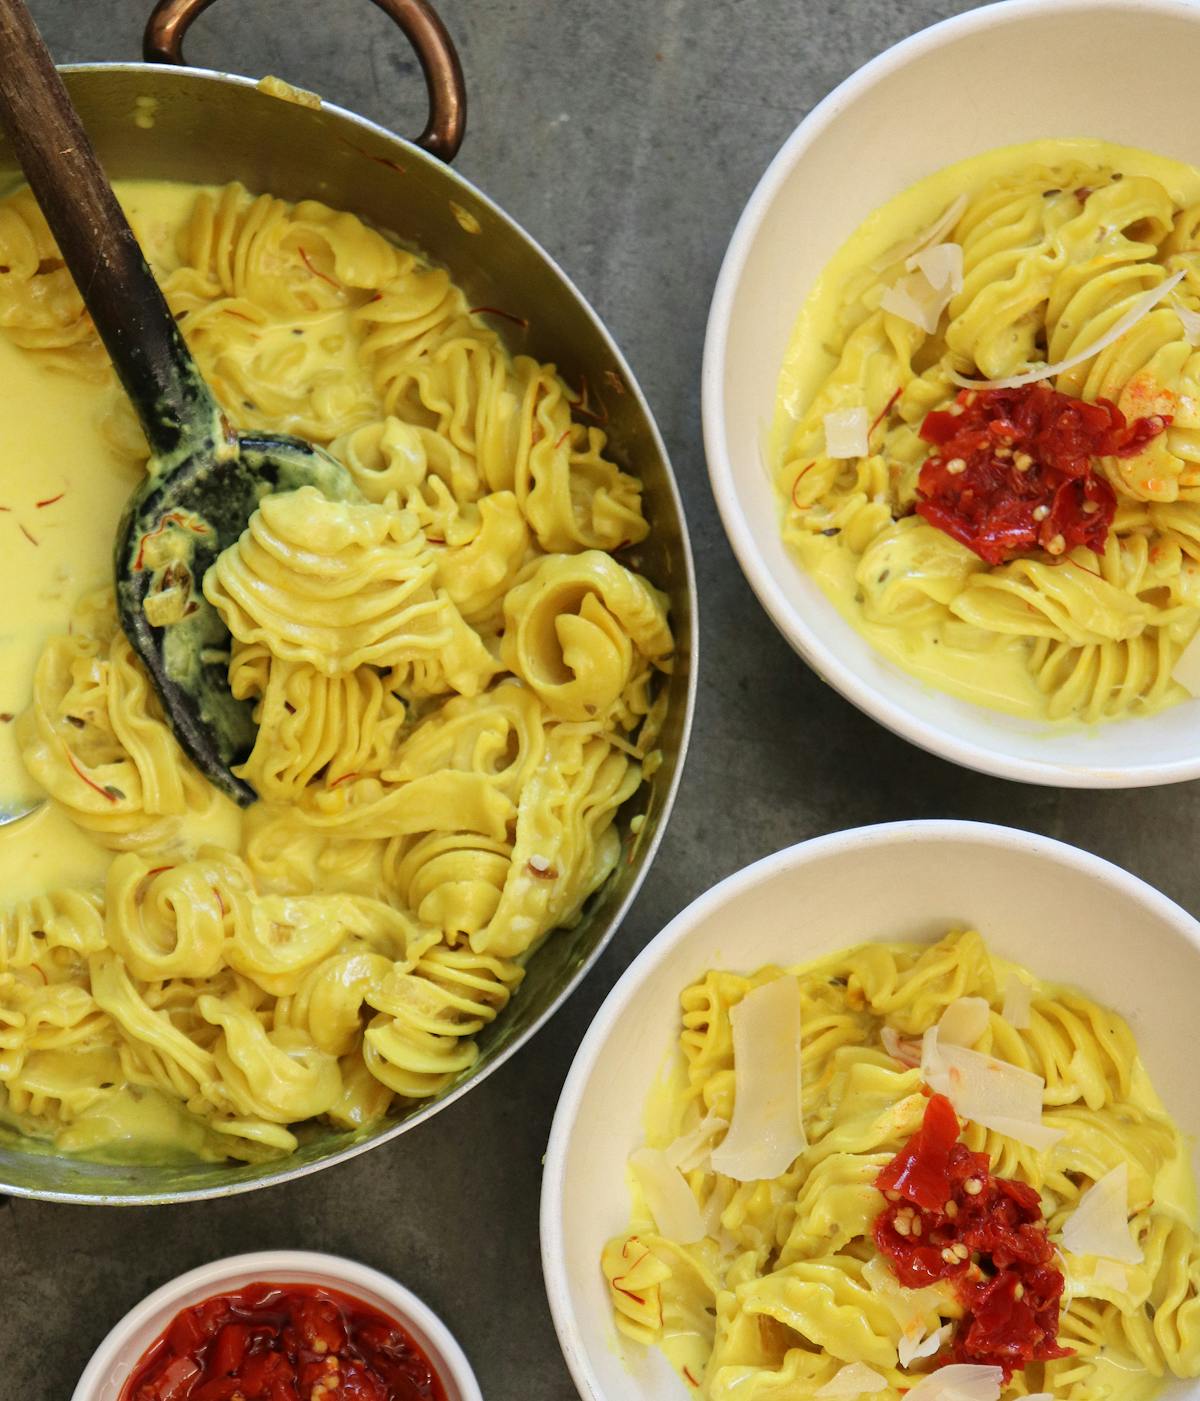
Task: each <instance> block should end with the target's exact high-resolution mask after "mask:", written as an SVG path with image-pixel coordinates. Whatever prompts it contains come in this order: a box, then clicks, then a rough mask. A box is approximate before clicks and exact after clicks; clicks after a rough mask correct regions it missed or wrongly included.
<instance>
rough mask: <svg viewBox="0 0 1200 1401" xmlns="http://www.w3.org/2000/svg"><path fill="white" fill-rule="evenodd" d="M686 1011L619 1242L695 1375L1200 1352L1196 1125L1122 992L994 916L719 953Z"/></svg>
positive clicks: (1118, 1384) (983, 1400) (920, 1373)
mask: <svg viewBox="0 0 1200 1401" xmlns="http://www.w3.org/2000/svg"><path fill="white" fill-rule="evenodd" d="M681 1011H682V1016H681V1025H680V1033H679V1042H678V1049H679V1054H678V1055H677V1057H676V1059H675V1062H674V1065H673V1068H672V1070H671V1072H670V1074H669V1075H667V1076H665V1077H664V1079H663V1084H662V1085H661V1087H659V1088H658V1089H656V1091H655V1092H654V1093H653V1094H652V1096H651V1099H650V1102H649V1103H648V1105H647V1109H646V1126H647V1147H646V1148H644V1149H641V1150H639V1151H638V1152H636V1153H635V1154H634V1155H633V1157H632V1158H631V1160H630V1161H631V1173H630V1182H631V1189H632V1194H633V1201H634V1207H633V1217H632V1222H631V1224H630V1226H629V1227H628V1228H627V1229H626V1230H624V1231H622V1232H621V1233H620V1234H619V1235H617V1236H615V1237H614V1238H613V1239H612V1240H611V1241H609V1243H608V1244H607V1246H606V1247H605V1249H604V1253H603V1259H602V1262H601V1263H602V1268H603V1271H604V1275H605V1278H606V1280H607V1282H608V1286H609V1293H610V1297H611V1301H612V1306H613V1309H614V1316H615V1319H616V1323H617V1327H618V1329H619V1330H620V1331H621V1333H622V1334H624V1335H625V1336H626V1337H627V1338H629V1339H631V1340H633V1341H635V1342H637V1343H641V1344H649V1345H655V1346H657V1347H660V1348H662V1349H663V1350H664V1351H665V1352H666V1354H667V1356H668V1358H669V1359H670V1361H671V1362H672V1364H673V1365H674V1366H675V1367H676V1369H677V1370H678V1371H679V1373H680V1375H681V1377H682V1378H683V1380H684V1381H685V1382H686V1383H687V1384H688V1387H689V1389H690V1390H691V1392H692V1394H695V1395H698V1396H701V1397H705V1398H712V1401H718V1398H728V1401H733V1398H735V1397H736V1398H738V1399H739V1401H744V1398H752V1401H759V1398H767V1397H771V1398H776V1397H777V1398H780V1401H782V1398H784V1397H787V1398H799V1397H821V1396H838V1395H844V1396H848V1397H854V1396H859V1395H872V1396H876V1395H877V1396H879V1397H880V1398H881V1401H896V1398H898V1397H900V1396H903V1395H905V1394H906V1393H907V1394H909V1395H912V1396H913V1397H914V1398H915V1397H917V1396H920V1397H922V1398H926V1399H927V1401H937V1398H942V1401H946V1399H947V1398H951V1397H958V1396H960V1395H965V1396H970V1397H972V1398H976V1397H978V1398H980V1401H989V1399H990V1401H996V1398H999V1397H1001V1396H1003V1397H1004V1398H1010V1397H1012V1398H1017V1397H1023V1396H1032V1395H1038V1396H1054V1397H1061V1398H1064V1401H1115V1399H1116V1398H1121V1401H1146V1399H1147V1398H1150V1397H1152V1396H1153V1395H1155V1393H1156V1392H1157V1390H1158V1388H1159V1386H1160V1385H1161V1379H1162V1378H1164V1377H1165V1376H1167V1375H1170V1374H1173V1375H1175V1376H1179V1377H1195V1376H1200V1301H1198V1291H1200V1244H1198V1242H1197V1237H1196V1200H1195V1183H1194V1180H1193V1176H1192V1169H1191V1162H1190V1149H1189V1146H1188V1145H1187V1143H1186V1142H1185V1140H1184V1138H1183V1136H1182V1135H1181V1134H1180V1132H1179V1130H1178V1129H1177V1128H1176V1127H1175V1126H1174V1124H1173V1123H1172V1122H1171V1120H1170V1119H1169V1118H1168V1117H1167V1115H1166V1112H1165V1110H1164V1108H1163V1106H1162V1104H1161V1103H1160V1101H1159V1100H1158V1098H1157V1096H1156V1095H1155V1093H1154V1090H1153V1088H1152V1086H1151V1084H1150V1082H1149V1079H1148V1077H1147V1075H1146V1072H1145V1070H1144V1068H1143V1067H1142V1064H1141V1062H1140V1060H1139V1059H1138V1054H1137V1046H1136V1044H1135V1042H1134V1039H1133V1037H1132V1035H1131V1034H1130V1031H1129V1028H1128V1027H1127V1026H1126V1025H1125V1023H1124V1022H1123V1021H1122V1020H1121V1018H1120V1017H1119V1016H1117V1014H1116V1013H1114V1012H1111V1011H1109V1010H1108V1009H1106V1008H1104V1007H1101V1006H1098V1005H1097V1004H1095V1003H1093V1002H1091V1001H1089V1000H1088V999H1087V998H1085V997H1083V996H1082V995H1081V994H1078V993H1075V992H1071V991H1068V990H1066V989H1063V988H1058V987H1054V986H1050V985H1047V984H1044V983H1041V982H1038V981H1037V980H1036V979H1034V978H1033V977H1032V975H1030V974H1027V973H1025V972H1024V970H1020V969H1015V968H1013V967H1012V966H1011V965H1007V964H1004V963H1002V962H1001V961H1000V960H998V959H996V958H994V957H993V956H992V955H990V954H989V952H988V950H987V949H986V947H985V946H984V943H983V941H982V940H981V938H980V936H979V935H978V934H976V933H973V932H955V933H951V934H949V935H948V936H947V937H946V938H944V939H943V940H942V941H941V942H940V943H938V944H936V945H933V946H930V947H920V946H915V945H907V944H868V945H864V946H861V947H859V948H855V949H850V950H847V951H844V952H841V953H837V954H833V955H830V956H829V957H826V958H824V959H822V960H821V961H819V962H817V963H815V964H812V965H809V966H807V967H804V968H799V969H790V970H784V969H780V968H776V967H768V968H763V969H761V970H759V971H758V972H757V973H755V974H753V975H751V976H742V975H740V974H735V973H728V972H721V971H710V972H708V973H706V974H705V975H704V976H703V977H702V978H701V979H699V980H698V981H697V982H696V983H695V984H693V985H692V986H691V987H689V988H687V989H685V990H684V992H683V994H682V996H681ZM997 1085H1002V1086H1003V1088H996V1086H997ZM789 1095H790V1096H791V1100H790V1101H789V1098H788V1097H789ZM930 1095H932V1096H933V1098H929V1096H930ZM947 1096H948V1097H949V1098H947ZM789 1102H790V1103H791V1105H792V1108H791V1110H790V1111H788V1112H784V1110H782V1109H781V1108H780V1106H781V1105H784V1106H786V1105H787V1104H788V1103H789ZM938 1116H941V1117H940V1120H939V1125H940V1130H943V1131H944V1135H945V1136H944V1138H943V1139H942V1140H941V1142H940V1157H939V1145H938V1144H936V1143H935V1142H934V1141H933V1138H932V1137H931V1134H932V1132H933V1130H932V1128H931V1125H932V1124H933V1123H934V1120H935V1118H937V1117H938ZM1005 1116H1008V1117H1005ZM984 1121H986V1122H984ZM951 1145H953V1146H951ZM772 1155H773V1160H772ZM931 1191H932V1193H933V1195H932V1197H930V1196H928V1195H924V1194H927V1193H929V1192H931ZM1014 1211H1019V1212H1020V1213H1021V1215H1020V1217H1019V1218H1018V1219H1019V1220H1020V1221H1021V1222H1022V1223H1023V1224H1021V1225H1019V1226H1017V1225H1015V1222H1014V1217H1013V1212H1014ZM1006 1290H1007V1295H1006V1294H1005V1291H1006ZM956 1383H957V1384H960V1385H962V1386H963V1390H962V1391H961V1392H960V1391H956V1390H954V1389H953V1388H954V1385H955V1384H956ZM967 1383H969V1385H967Z"/></svg>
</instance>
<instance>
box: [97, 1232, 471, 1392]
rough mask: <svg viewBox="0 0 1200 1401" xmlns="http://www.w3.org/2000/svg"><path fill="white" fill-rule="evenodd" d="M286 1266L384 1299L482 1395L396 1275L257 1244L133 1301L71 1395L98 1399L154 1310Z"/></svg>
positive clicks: (439, 1327)
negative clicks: (236, 1279) (259, 1247)
mask: <svg viewBox="0 0 1200 1401" xmlns="http://www.w3.org/2000/svg"><path fill="white" fill-rule="evenodd" d="M284 1270H287V1271H291V1272H294V1273H296V1274H306V1275H311V1276H312V1282H313V1283H314V1284H323V1285H325V1286H326V1287H327V1288H331V1289H341V1290H343V1292H345V1293H348V1294H350V1295H352V1296H355V1297H358V1294H357V1291H366V1292H368V1293H374V1294H377V1295H379V1296H380V1297H381V1298H384V1299H386V1300H387V1301H388V1304H389V1306H390V1307H391V1309H392V1310H393V1312H394V1315H395V1319H396V1322H397V1323H399V1324H401V1325H402V1326H406V1327H407V1326H408V1325H409V1324H411V1325H412V1326H413V1327H414V1328H415V1329H416V1330H417V1331H418V1332H420V1333H421V1334H423V1335H424V1339H426V1340H428V1342H429V1343H430V1344H431V1347H430V1351H431V1352H432V1353H433V1354H434V1355H433V1356H431V1357H430V1358H429V1360H430V1362H431V1363H433V1364H434V1367H435V1369H438V1370H440V1371H444V1372H445V1373H446V1379H447V1380H449V1381H453V1382H454V1384H455V1385H456V1386H457V1387H458V1389H459V1391H460V1393H461V1396H462V1401H483V1392H482V1391H481V1390H480V1387H479V1382H478V1380H477V1379H476V1376H475V1372H474V1370H473V1369H472V1367H471V1363H470V1362H469V1361H468V1359H467V1355H466V1353H465V1352H464V1351H463V1350H462V1346H461V1345H460V1343H459V1342H458V1339H457V1338H455V1336H454V1334H453V1333H451V1331H450V1329H449V1328H448V1327H447V1326H446V1324H445V1323H443V1322H442V1320H441V1318H439V1316H438V1315H437V1314H436V1313H434V1311H433V1310H432V1309H431V1308H430V1307H429V1305H428V1304H426V1303H425V1302H424V1301H423V1300H422V1299H420V1298H418V1296H417V1295H416V1294H414V1293H413V1292H412V1290H411V1289H409V1288H407V1287H406V1286H405V1285H403V1284H401V1283H400V1282H399V1281H398V1280H395V1279H392V1277H391V1276H390V1275H386V1274H384V1273H383V1272H382V1271H381V1270H377V1269H375V1268H374V1267H373V1266H371V1265H363V1264H360V1263H359V1262H358V1261H357V1260H349V1259H347V1258H345V1257H344V1256H341V1255H329V1254H326V1253H325V1252H323V1251H318V1250H255V1251H249V1252H247V1253H246V1254H243V1255H227V1256H225V1257H224V1258H223V1259H220V1260H212V1261H210V1262H209V1263H208V1264H207V1265H198V1266H197V1267H196V1268H195V1269H193V1270H188V1271H186V1272H185V1273H184V1274H181V1275H177V1276H176V1277H175V1278H174V1279H170V1280H168V1281H167V1282H166V1283H165V1284H162V1285H160V1286H159V1287H158V1288H157V1289H155V1290H153V1291H152V1292H151V1293H149V1294H147V1295H146V1297H145V1298H144V1299H142V1300H141V1301H140V1302H139V1303H136V1304H134V1306H133V1307H132V1308H131V1309H129V1310H128V1312H127V1313H125V1314H124V1315H123V1316H122V1317H121V1318H119V1319H118V1320H117V1322H116V1323H114V1324H113V1326H112V1327H111V1328H110V1329H109V1331H108V1332H107V1333H106V1334H105V1335H104V1337H103V1339H102V1340H101V1341H100V1344H99V1345H98V1347H97V1348H96V1350H95V1352H94V1353H93V1354H92V1356H91V1359H90V1360H89V1362H88V1364H87V1366H86V1367H85V1368H84V1370H83V1372H82V1374H81V1375H80V1378H79V1380H78V1382H76V1384H75V1390H74V1391H73V1392H72V1393H71V1401H96V1397H97V1396H98V1395H99V1388H100V1385H101V1383H102V1382H104V1381H106V1380H108V1379H110V1378H111V1377H112V1376H113V1375H114V1372H115V1373H116V1375H120V1368H121V1367H123V1366H125V1365H126V1364H125V1360H124V1359H123V1358H122V1356H121V1350H122V1349H123V1348H125V1347H126V1346H127V1345H128V1341H129V1339H130V1337H131V1336H132V1334H133V1333H134V1332H135V1331H136V1330H137V1329H138V1328H140V1327H141V1326H142V1324H143V1323H145V1322H146V1321H147V1320H148V1319H149V1318H150V1317H151V1316H152V1315H154V1314H156V1313H158V1312H160V1311H162V1310H164V1309H169V1308H171V1306H172V1305H175V1304H177V1303H179V1302H180V1301H181V1300H183V1299H184V1298H185V1297H186V1296H187V1295H188V1294H191V1293H194V1292H195V1291H196V1290H197V1289H210V1290H211V1292H212V1293H213V1294H219V1293H220V1292H221V1284H222V1282H223V1281H227V1280H231V1279H232V1278H234V1277H236V1276H240V1275H243V1274H245V1273H253V1274H258V1275H261V1276H264V1277H265V1282H266V1283H271V1279H270V1275H271V1273H272V1272H274V1271H284ZM364 1302H365V1301H364ZM175 1312H178V1309H176V1310H175ZM172 1316H173V1315H172ZM144 1355H145V1353H144V1351H143V1352H140V1353H139V1354H138V1356H137V1357H134V1358H131V1359H129V1361H128V1368H129V1369H130V1370H131V1369H132V1367H133V1366H134V1365H135V1364H136V1363H137V1362H138V1361H139V1360H140V1359H141V1358H142V1357H143V1356H144ZM127 1376H128V1372H126V1374H125V1376H121V1380H122V1382H124V1381H125V1380H126V1379H127Z"/></svg>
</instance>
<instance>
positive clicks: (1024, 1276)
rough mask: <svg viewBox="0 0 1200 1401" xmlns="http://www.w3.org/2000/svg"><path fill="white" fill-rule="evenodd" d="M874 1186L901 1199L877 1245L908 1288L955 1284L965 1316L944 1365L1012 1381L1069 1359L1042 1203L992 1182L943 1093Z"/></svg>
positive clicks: (1002, 1180) (886, 1213) (885, 1214)
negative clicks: (1025, 1371)
mask: <svg viewBox="0 0 1200 1401" xmlns="http://www.w3.org/2000/svg"><path fill="white" fill-rule="evenodd" d="M875 1185H876V1186H877V1187H878V1188H879V1189H880V1190H881V1191H883V1192H886V1193H890V1194H894V1195H896V1196H897V1198H898V1199H897V1200H895V1201H892V1200H891V1199H890V1197H889V1200H888V1203H887V1205H886V1206H885V1207H884V1209H883V1210H882V1211H881V1212H880V1213H879V1216H878V1218H877V1219H876V1221H875V1244H876V1245H878V1247H879V1249H880V1250H881V1251H882V1252H883V1253H884V1255H886V1256H887V1258H888V1259H889V1260H890V1261H891V1264H892V1269H893V1270H894V1271H895V1274H896V1278H897V1279H898V1280H899V1281H900V1283H901V1284H903V1285H905V1286H906V1287H907V1288H909V1289H920V1288H923V1287H924V1286H925V1285H929V1284H933V1283H935V1282H936V1281H937V1280H941V1279H948V1280H952V1281H953V1282H954V1286H955V1291H956V1292H957V1294H958V1299H959V1302H960V1303H961V1304H962V1307H963V1310H964V1317H963V1318H962V1320H961V1321H960V1322H959V1324H958V1325H957V1327H956V1328H955V1332H954V1341H953V1343H952V1344H951V1351H950V1352H949V1353H948V1354H947V1356H945V1357H944V1358H942V1359H941V1360H942V1361H943V1362H974V1363H978V1364H980V1365H982V1366H986V1367H1000V1368H1002V1369H1003V1371H1004V1380H1005V1381H1006V1382H1007V1381H1008V1380H1009V1378H1010V1377H1011V1376H1012V1374H1013V1373H1014V1372H1017V1371H1020V1370H1021V1368H1023V1367H1024V1366H1025V1365H1026V1364H1027V1363H1029V1362H1048V1361H1050V1360H1051V1359H1053V1358H1056V1357H1069V1356H1071V1349H1070V1348H1063V1347H1060V1346H1059V1345H1058V1317H1059V1300H1060V1298H1061V1297H1062V1292H1063V1284H1064V1281H1063V1277H1062V1274H1061V1272H1060V1271H1059V1270H1057V1269H1055V1268H1054V1266H1053V1265H1052V1264H1051V1263H1050V1262H1051V1260H1052V1259H1053V1258H1054V1247H1053V1246H1052V1245H1051V1244H1050V1240H1049V1237H1048V1236H1047V1234H1046V1223H1045V1221H1044V1220H1043V1218H1042V1203H1041V1198H1040V1197H1039V1196H1038V1194H1037V1192H1035V1191H1034V1189H1033V1188H1032V1187H1028V1186H1026V1185H1025V1184H1024V1183H1022V1182H1014V1181H1012V1180H1011V1179H1010V1178H1006V1177H994V1176H993V1175H992V1172H991V1167H990V1164H989V1161H988V1156H987V1154H986V1153H972V1152H970V1150H969V1149H968V1148H967V1146H966V1145H965V1144H963V1143H959V1141H958V1116H957V1115H956V1114H955V1112H954V1108H953V1106H952V1105H951V1103H950V1101H949V1100H948V1099H946V1098H945V1096H944V1095H934V1097H933V1098H932V1099H931V1100H930V1101H929V1105H928V1107H927V1108H926V1110H925V1121H924V1123H923V1124H922V1126H921V1127H920V1128H919V1129H918V1130H917V1132H916V1133H915V1134H913V1136H912V1138H910V1139H909V1140H908V1142H907V1143H906V1144H905V1146H904V1147H903V1148H902V1149H901V1150H900V1152H899V1153H897V1154H896V1156H895V1157H894V1158H893V1159H892V1161H891V1162H890V1163H889V1164H888V1165H887V1167H885V1168H884V1169H883V1171H882V1172H881V1173H880V1174H879V1176H878V1177H877V1178H876V1179H875ZM955 1247H959V1248H958V1249H957V1250H956V1249H955Z"/></svg>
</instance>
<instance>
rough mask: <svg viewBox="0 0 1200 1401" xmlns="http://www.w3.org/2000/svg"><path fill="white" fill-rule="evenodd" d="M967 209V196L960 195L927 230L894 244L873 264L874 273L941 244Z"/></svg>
mask: <svg viewBox="0 0 1200 1401" xmlns="http://www.w3.org/2000/svg"><path fill="white" fill-rule="evenodd" d="M966 207H967V197H966V195H959V196H958V198H957V199H956V200H955V201H954V203H953V204H951V205H950V206H949V207H948V208H947V209H946V211H945V212H944V213H943V214H940V215H939V216H938V217H937V218H936V219H935V220H934V221H933V223H932V224H930V225H929V227H928V228H927V229H923V230H922V231H921V232H920V233H919V234H917V235H916V236H915V237H914V238H910V239H906V240H904V241H903V242H901V243H894V244H893V245H892V246H891V247H890V248H889V249H887V250H886V251H885V252H884V253H881V254H880V256H879V257H878V258H876V259H875V261H874V262H873V263H872V264H871V271H872V272H883V271H884V270H885V269H886V268H890V267H891V266H892V265H893V264H894V263H898V262H900V261H901V260H902V259H907V258H909V257H910V256H911V255H912V254H914V253H919V252H920V251H921V250H922V249H923V248H929V247H930V246H931V245H933V244H935V243H941V241H942V240H943V239H944V238H945V237H946V235H947V234H948V233H949V232H950V230H951V229H952V228H953V227H954V226H955V224H957V223H958V221H959V220H960V219H961V218H962V216H963V213H964V211H965V210H966Z"/></svg>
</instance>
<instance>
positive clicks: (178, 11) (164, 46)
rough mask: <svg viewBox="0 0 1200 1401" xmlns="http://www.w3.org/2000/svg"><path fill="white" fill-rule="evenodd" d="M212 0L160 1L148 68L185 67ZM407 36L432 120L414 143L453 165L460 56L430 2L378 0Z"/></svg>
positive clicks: (147, 43) (462, 86) (460, 98)
mask: <svg viewBox="0 0 1200 1401" xmlns="http://www.w3.org/2000/svg"><path fill="white" fill-rule="evenodd" d="M213 3H214V0H158V4H157V5H155V7H154V13H153V14H152V15H151V16H150V18H149V20H148V21H147V22H146V32H145V34H144V35H143V36H142V52H143V53H144V54H145V56H146V61H147V62H148V63H183V62H184V57H183V41H184V37H185V36H186V34H187V32H188V30H189V29H190V28H191V27H192V24H193V22H194V21H195V20H197V19H198V18H199V17H200V16H201V15H202V14H203V13H204V11H205V10H207V9H208V7H209V6H210V5H211V4H213ZM374 3H375V4H376V5H378V6H379V8H380V9H381V10H382V11H383V12H384V14H385V15H387V16H388V18H389V19H392V20H395V22H396V23H397V24H398V25H399V26H400V28H401V29H402V30H403V31H404V33H405V36H406V37H407V39H408V42H409V43H410V44H411V45H412V46H413V48H414V50H415V51H416V55H417V59H418V61H419V62H420V64H421V71H422V72H423V73H424V74H425V86H426V88H427V89H428V91H429V120H428V121H427V122H426V123H425V130H424V131H423V132H422V133H421V134H420V136H418V137H417V138H416V144H417V145H418V146H423V147H424V148H425V150H427V151H428V152H429V153H430V154H431V155H434V156H437V157H439V158H440V159H441V160H444V161H452V160H453V159H454V157H455V156H456V155H457V154H458V148H459V147H460V146H461V145H462V139H463V134H464V132H465V131H466V127H467V88H466V83H465V82H464V80H463V71H462V64H461V63H460V62H459V61H458V51H457V50H456V49H455V47H454V41H453V40H452V39H451V38H450V35H449V33H448V32H447V30H446V26H445V25H444V24H443V23H442V21H441V17H440V16H439V15H438V13H437V11H436V10H435V9H434V8H433V6H432V4H430V2H429V0H374Z"/></svg>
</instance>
